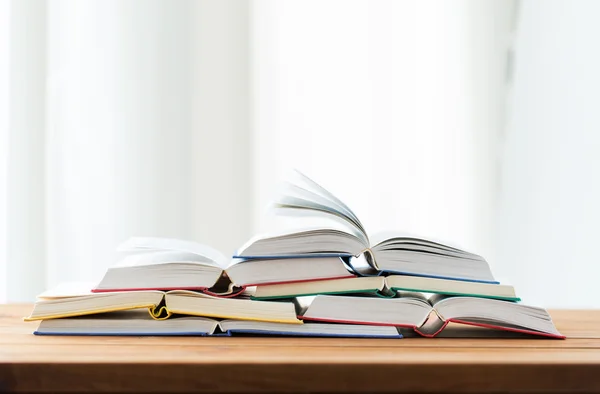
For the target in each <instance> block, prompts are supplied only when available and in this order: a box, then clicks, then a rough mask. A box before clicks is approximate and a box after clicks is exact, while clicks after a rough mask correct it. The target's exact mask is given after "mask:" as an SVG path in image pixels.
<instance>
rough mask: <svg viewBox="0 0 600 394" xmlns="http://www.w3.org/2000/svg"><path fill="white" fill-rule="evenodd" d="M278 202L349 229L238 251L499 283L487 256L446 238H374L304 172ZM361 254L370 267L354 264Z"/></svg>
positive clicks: (287, 237)
mask: <svg viewBox="0 0 600 394" xmlns="http://www.w3.org/2000/svg"><path fill="white" fill-rule="evenodd" d="M273 207H274V209H275V210H276V212H278V213H280V214H286V215H287V214H289V215H313V216H321V217H328V218H331V219H334V220H335V221H337V222H338V223H339V222H341V223H343V224H344V226H345V227H344V230H340V229H338V228H316V229H307V230H301V231H296V232H287V233H283V234H277V235H269V236H259V237H255V238H252V239H251V240H250V241H248V242H247V243H246V244H245V245H244V246H243V247H242V248H241V249H240V250H239V251H238V252H237V254H236V257H239V258H244V259H263V258H273V257H279V258H280V257H302V256H306V255H317V256H330V255H336V256H345V257H350V258H351V259H350V263H351V264H352V265H353V266H354V269H355V271H356V272H358V273H361V274H364V275H374V274H380V273H394V274H406V275H415V276H425V277H436V278H446V279H460V280H465V281H478V282H487V283H497V282H496V281H495V280H494V277H493V275H492V272H491V270H490V267H489V265H488V263H487V262H486V260H485V259H484V258H483V257H481V256H479V255H476V254H474V253H470V252H467V251H464V250H461V249H459V248H457V247H455V246H450V245H449V244H447V243H442V242H436V241H433V240H430V239H425V238H420V237H415V236H407V235H390V234H385V235H380V236H379V237H377V238H380V239H381V240H376V239H375V237H373V239H372V240H371V239H369V236H368V235H367V232H366V230H365V228H364V227H363V225H362V223H361V222H360V220H359V219H358V217H357V216H356V215H355V214H354V212H352V210H351V209H350V208H349V207H348V206H347V205H346V204H344V203H343V202H342V201H341V200H340V199H338V198H337V197H336V196H334V195H333V194H332V193H330V192H329V191H327V190H326V189H325V188H323V187H322V186H320V185H319V184H317V183H316V182H314V181H313V180H311V179H310V178H308V177H307V176H305V175H303V174H302V173H300V172H296V173H295V176H294V179H293V180H292V181H291V182H288V183H286V184H285V189H284V192H283V193H282V195H281V196H280V197H279V198H278V199H277V200H276V201H275V202H274V203H273ZM358 256H363V257H364V260H366V262H367V266H366V267H365V268H360V267H359V266H358V265H357V264H354V262H355V261H357V260H356V258H357V257H358Z"/></svg>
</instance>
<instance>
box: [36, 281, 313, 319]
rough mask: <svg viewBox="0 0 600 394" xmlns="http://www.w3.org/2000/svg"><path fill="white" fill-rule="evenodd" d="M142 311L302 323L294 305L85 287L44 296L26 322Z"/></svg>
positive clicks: (157, 314) (174, 292)
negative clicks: (92, 290)
mask: <svg viewBox="0 0 600 394" xmlns="http://www.w3.org/2000/svg"><path fill="white" fill-rule="evenodd" d="M81 286H83V284H82V285H81ZM61 291H62V293H61ZM140 308H144V309H147V310H148V311H149V313H150V316H151V317H153V318H155V319H166V318H168V317H169V316H171V315H172V314H175V313H177V314H185V315H192V316H208V317H217V318H226V319H241V320H243V319H247V320H263V321H271V322H282V323H295V324H301V323H302V322H301V321H300V320H298V319H297V317H296V315H297V312H296V309H295V308H296V306H295V304H294V303H293V302H268V301H255V300H251V299H249V298H247V297H244V298H219V297H213V296H209V295H206V294H203V293H199V292H194V291H189V290H172V291H167V292H162V291H156V290H142V291H121V292H106V293H92V292H91V291H90V290H89V287H88V288H87V290H86V289H85V287H80V288H79V290H77V286H75V285H62V286H59V288H58V289H53V290H51V291H48V292H45V293H42V294H41V295H40V296H39V297H38V301H37V302H36V303H35V304H34V307H33V311H32V312H31V315H30V316H28V317H26V318H25V320H28V321H29V320H44V319H58V318H64V317H73V316H82V315H90V314H97V313H105V312H116V311H123V310H131V309H140Z"/></svg>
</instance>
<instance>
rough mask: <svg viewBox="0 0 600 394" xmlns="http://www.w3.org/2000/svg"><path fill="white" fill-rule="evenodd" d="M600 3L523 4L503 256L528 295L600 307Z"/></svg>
mask: <svg viewBox="0 0 600 394" xmlns="http://www.w3.org/2000/svg"><path fill="white" fill-rule="evenodd" d="M599 13H600V3H598V2H595V1H579V2H564V1H558V0H552V1H523V2H522V3H521V8H520V12H519V18H518V23H517V31H516V36H515V69H514V70H515V71H514V80H513V84H512V93H511V102H510V116H509V127H508V131H507V134H506V137H505V140H504V145H503V154H502V158H503V160H502V163H503V166H502V184H501V193H500V200H501V203H500V207H499V211H498V225H499V227H498V233H497V234H498V238H497V242H498V251H499V254H498V258H499V259H501V260H502V261H504V262H505V265H504V266H503V267H502V269H503V272H506V273H507V272H511V273H512V275H511V278H512V282H513V284H514V285H515V286H516V287H517V289H518V290H519V293H520V294H521V295H522V297H523V298H524V299H526V300H527V301H529V302H532V303H537V304H541V305H545V306H548V307H570V308H573V307H598V306H599V305H600V287H598V285H597V280H598V277H599V276H600V268H599V267H600V265H599V264H598V251H597V244H598V242H597V234H598V231H597V223H599V222H600V205H599V204H598V201H600V182H599V176H600V172H599V171H600V155H599V152H600V133H599V132H598V130H600V112H599V111H598V109H597V107H598V102H600V73H599V72H598V70H600V46H599V45H598V37H599V36H600V25H599V24H598V20H597V16H598V14H599Z"/></svg>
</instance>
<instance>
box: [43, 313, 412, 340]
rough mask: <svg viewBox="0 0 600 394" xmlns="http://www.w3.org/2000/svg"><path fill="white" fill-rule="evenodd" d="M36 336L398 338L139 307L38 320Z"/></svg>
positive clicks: (376, 331)
mask: <svg viewBox="0 0 600 394" xmlns="http://www.w3.org/2000/svg"><path fill="white" fill-rule="evenodd" d="M34 334H36V335H119V336H121V335H135V336H146V335H149V336H175V335H194V336H206V335H221V336H231V335H238V334H251V335H277V336H282V335H284V336H289V335H293V336H320V337H358V338H361V337H364V338H402V335H400V334H399V332H398V329H396V328H395V327H389V326H369V325H351V324H328V323H306V324H286V323H271V322H261V321H247V320H221V321H218V320H214V319H209V318H203V317H195V316H194V317H188V316H176V317H172V318H170V319H166V320H155V319H152V318H151V317H150V315H148V313H146V312H144V311H140V310H136V311H124V312H111V313H101V314H97V315H87V316H80V317H71V318H64V319H50V320H43V321H41V322H40V325H39V327H38V329H37V330H36V331H35V332H34Z"/></svg>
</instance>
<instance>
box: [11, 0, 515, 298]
mask: <svg viewBox="0 0 600 394" xmlns="http://www.w3.org/2000/svg"><path fill="white" fill-rule="evenodd" d="M0 1H4V2H5V3H2V4H8V6H6V7H5V8H6V9H8V10H9V12H10V18H9V20H10V33H11V34H10V36H9V37H7V38H3V37H0V40H1V42H2V44H0V45H4V44H6V43H7V44H8V47H9V49H8V52H9V54H10V56H9V59H10V62H9V63H10V64H9V66H10V67H8V70H7V72H6V75H4V76H3V77H4V78H3V79H2V81H9V82H10V87H9V88H8V91H9V93H10V95H9V101H10V108H9V111H8V114H7V119H6V121H4V120H2V119H0V122H1V123H0V126H4V131H5V133H6V135H5V137H6V138H4V139H3V140H2V141H0V149H2V152H9V153H10V155H8V156H7V157H6V158H7V160H6V162H5V164H6V166H5V167H4V169H5V170H6V172H7V179H8V181H7V183H6V185H4V186H6V188H5V189H4V193H1V194H3V196H0V203H2V204H3V205H2V209H1V210H0V211H2V212H1V213H0V215H6V217H7V221H6V222H4V223H6V226H5V229H3V231H4V230H5V234H4V235H5V236H4V237H1V235H2V234H3V233H2V232H0V247H1V246H6V248H5V249H2V253H3V255H2V257H1V260H0V264H2V265H0V268H3V272H5V275H3V276H2V277H1V278H0V299H2V297H3V296H4V299H8V300H10V301H18V300H31V299H32V298H33V297H34V296H35V294H36V293H38V292H39V291H41V290H42V289H43V288H45V287H47V286H51V285H54V284H56V283H57V282H58V281H64V280H73V279H84V278H90V279H93V278H94V277H97V276H99V275H101V274H102V273H103V272H104V270H105V269H106V267H108V266H109V265H111V264H113V262H114V258H115V255H114V252H113V251H114V248H115V246H116V245H117V244H118V242H120V241H121V240H122V239H124V238H126V237H128V236H131V235H163V236H173V237H184V238H191V239H196V240H199V241H203V242H207V243H210V244H212V245H214V246H215V247H217V248H220V249H222V250H223V251H224V252H225V253H230V252H232V251H233V250H234V249H235V247H237V246H239V245H240V244H241V243H242V242H243V241H244V240H245V239H246V237H248V236H249V235H250V234H251V232H252V231H255V230H258V229H261V228H264V225H265V220H264V217H263V216H262V214H263V213H264V210H263V207H264V204H265V202H266V201H268V199H269V197H270V195H271V194H270V193H272V192H273V188H274V185H275V184H276V181H277V180H278V179H279V178H280V177H281V175H282V174H283V173H284V171H285V170H286V169H288V168H290V167H296V168H299V169H301V170H304V171H305V172H307V174H308V175H312V176H314V177H315V178H317V179H318V180H319V181H320V182H322V183H323V184H324V185H325V186H327V187H329V188H330V189H331V190H332V191H333V192H334V193H336V194H338V195H339V196H340V197H341V198H342V199H344V200H346V201H347V203H348V204H349V205H350V206H352V207H353V208H354V209H355V211H356V213H357V214H358V215H359V217H361V219H364V224H365V225H366V226H367V229H368V230H369V231H371V232H375V231H377V230H380V229H385V228H387V229H400V230H409V231H413V232H419V233H424V234H429V235H431V236H435V237H439V238H445V239H448V240H451V241H454V242H456V243H459V244H462V245H464V246H465V247H467V248H470V249H473V250H476V251H478V252H480V253H482V254H484V255H488V256H489V255H490V254H491V250H492V237H491V231H492V229H493V227H494V226H493V223H492V222H493V208H494V204H495V201H494V196H495V191H496V190H495V185H496V173H497V163H496V154H497V152H496V146H497V144H496V142H497V138H498V136H499V134H500V128H501V127H502V121H501V120H502V118H503V114H504V112H503V111H504V107H503V105H504V104H503V103H504V93H505V92H504V86H505V71H506V70H505V66H506V58H507V45H508V44H507V43H508V36H509V34H510V26H511V24H510V20H511V17H512V13H511V11H512V2H492V1H486V2H481V1H477V0H471V1H469V0H457V1H453V2H451V3H448V2H441V1H377V2H372V1H366V0H363V1H337V0H330V1H308V2H307V1H288V0H285V1H271V0H255V1H251V2H242V1H235V0H230V1H208V0H207V1H192V0H190V1H177V2H172V1H167V0H152V1H143V0H124V1H117V0H106V1H105V0H90V1H78V0H48V1H46V2H44V1H36V0H8V1H7V0H0ZM0 28H1V26H0ZM0 48H2V47H0ZM0 71H2V68H0ZM0 86H1V85H0ZM5 90H6V89H5ZM0 94H1V92H0ZM0 97H2V96H1V95H0ZM0 100H1V98H0ZM3 143H4V145H2V144H3ZM2 168H3V167H1V166H0V171H2ZM0 191H1V190H0ZM5 197H6V201H4V200H2V199H3V198H5ZM0 218H2V216H0ZM491 262H492V264H493V265H494V263H495V262H494V261H493V259H491Z"/></svg>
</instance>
